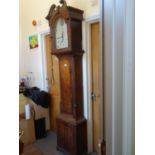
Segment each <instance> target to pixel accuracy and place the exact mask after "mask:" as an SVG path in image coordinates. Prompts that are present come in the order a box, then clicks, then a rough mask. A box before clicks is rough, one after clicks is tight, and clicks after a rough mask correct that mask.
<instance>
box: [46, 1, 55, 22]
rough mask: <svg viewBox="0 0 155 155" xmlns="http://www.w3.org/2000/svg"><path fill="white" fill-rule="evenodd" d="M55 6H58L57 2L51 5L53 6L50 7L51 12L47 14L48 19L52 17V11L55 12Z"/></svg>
mask: <svg viewBox="0 0 155 155" xmlns="http://www.w3.org/2000/svg"><path fill="white" fill-rule="evenodd" d="M55 8H56V5H55V4H53V5H51V8H50V10H49V13H48V15H47V16H46V19H47V20H49V19H50V18H51V16H52V13H53V11H54V9H55Z"/></svg>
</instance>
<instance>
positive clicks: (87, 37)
mask: <svg viewBox="0 0 155 155" xmlns="http://www.w3.org/2000/svg"><path fill="white" fill-rule="evenodd" d="M96 22H99V23H100V17H99V15H97V16H93V17H90V18H87V19H86V20H85V23H84V25H85V26H84V28H85V33H84V35H85V36H84V37H83V39H85V43H84V45H86V47H85V50H86V79H87V80H86V84H87V90H86V97H87V102H86V103H88V106H87V128H88V130H87V135H88V152H92V151H93V120H92V118H93V114H92V100H91V90H92V78H91V75H92V72H91V63H92V62H91V24H94V23H96ZM101 54H102V53H101V52H100V55H101ZM101 57H102V55H101ZM100 65H102V60H101V64H100ZM101 69H102V67H101ZM102 73H103V72H102V71H101V76H102ZM100 79H101V81H100V82H101V85H102V77H101V78H100ZM100 92H101V94H103V91H102V88H101V90H100ZM101 103H103V97H102V95H101ZM100 107H101V108H100V109H101V111H100V120H99V121H100V127H99V128H100V131H99V135H100V136H99V138H100V139H99V147H100V146H101V142H102V137H103V132H102V129H103V123H102V122H103V117H102V116H101V115H102V113H103V110H102V109H103V108H102V107H103V105H102V104H100Z"/></svg>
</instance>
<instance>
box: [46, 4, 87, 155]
mask: <svg viewBox="0 0 155 155" xmlns="http://www.w3.org/2000/svg"><path fill="white" fill-rule="evenodd" d="M60 2H61V4H62V6H57V7H56V6H55V5H52V6H51V8H50V11H49V14H48V15H47V17H46V19H48V21H49V26H50V31H51V38H52V44H53V45H54V46H52V47H53V48H52V52H51V53H52V54H53V55H56V56H57V57H58V59H59V70H60V88H61V102H60V115H59V116H58V117H57V131H56V132H57V149H58V150H61V151H63V152H67V153H69V154H70V155H83V154H86V153H87V121H86V119H85V118H84V115H83V80H82V55H83V53H84V52H83V50H82V19H83V11H82V10H79V9H77V8H73V7H70V6H67V4H66V2H65V1H60ZM58 18H63V19H64V20H65V21H66V23H67V29H68V44H69V46H68V48H64V49H56V48H55V38H54V36H55V34H54V33H55V23H56V21H57V19H58Z"/></svg>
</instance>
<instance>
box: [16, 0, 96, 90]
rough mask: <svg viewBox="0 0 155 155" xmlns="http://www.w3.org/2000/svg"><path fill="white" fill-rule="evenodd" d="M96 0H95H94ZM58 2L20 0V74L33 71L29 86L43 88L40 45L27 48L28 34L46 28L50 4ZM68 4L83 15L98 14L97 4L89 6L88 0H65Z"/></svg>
mask: <svg viewBox="0 0 155 155" xmlns="http://www.w3.org/2000/svg"><path fill="white" fill-rule="evenodd" d="M96 1H97V0H96ZM53 3H54V4H58V3H59V0H33V1H32V0H20V21H19V22H20V28H21V29H20V36H19V38H20V39H19V40H20V47H19V52H20V53H19V55H20V60H19V64H20V76H23V75H25V74H28V73H29V72H33V76H34V78H33V79H32V81H31V86H37V87H40V88H43V79H42V74H43V73H42V55H41V49H40V47H39V48H38V49H35V50H30V49H29V44H28V36H29V35H32V34H37V33H38V32H40V31H42V30H45V29H48V23H47V20H45V17H46V15H47V14H48V11H49V8H50V6H51V4H53ZM67 3H68V5H70V6H73V7H77V8H79V9H82V10H84V12H85V13H84V17H85V18H87V17H90V16H93V15H97V14H99V6H98V4H95V5H94V6H91V5H92V3H91V1H90V0H85V1H83V0H78V1H77V0H67ZM33 19H35V20H37V21H38V24H39V25H38V26H37V27H33V26H32V24H31V23H32V20H33Z"/></svg>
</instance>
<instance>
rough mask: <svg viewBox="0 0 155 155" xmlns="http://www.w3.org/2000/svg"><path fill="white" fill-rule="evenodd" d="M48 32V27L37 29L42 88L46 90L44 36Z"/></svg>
mask: <svg viewBox="0 0 155 155" xmlns="http://www.w3.org/2000/svg"><path fill="white" fill-rule="evenodd" d="M48 34H50V28H46V29H44V30H41V31H39V33H38V38H39V42H40V50H41V51H40V52H41V60H42V68H41V69H42V89H43V90H45V91H47V92H48V84H47V80H46V78H47V65H46V54H45V50H46V47H45V36H46V35H48Z"/></svg>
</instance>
